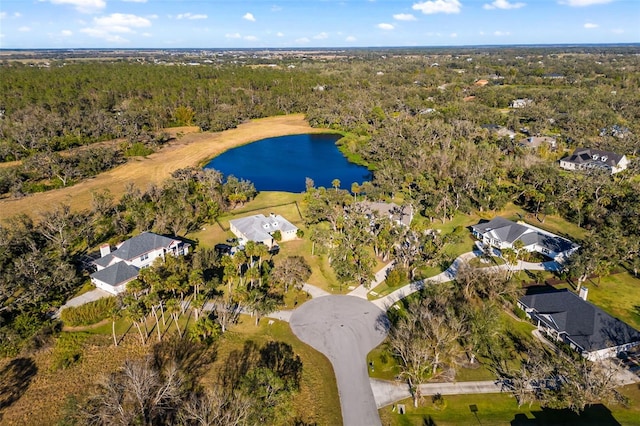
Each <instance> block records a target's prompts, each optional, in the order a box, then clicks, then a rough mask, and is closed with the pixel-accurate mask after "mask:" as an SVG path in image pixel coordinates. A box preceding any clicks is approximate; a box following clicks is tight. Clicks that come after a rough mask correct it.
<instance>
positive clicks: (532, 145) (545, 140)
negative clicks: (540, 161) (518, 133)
mask: <svg viewBox="0 0 640 426" xmlns="http://www.w3.org/2000/svg"><path fill="white" fill-rule="evenodd" d="M518 144H519V145H520V146H521V147H523V148H529V149H536V148H539V147H541V146H542V145H548V146H549V148H552V149H555V148H556V145H557V142H556V138H552V137H551V136H529V137H528V138H525V139H521V140H520V141H519V142H518Z"/></svg>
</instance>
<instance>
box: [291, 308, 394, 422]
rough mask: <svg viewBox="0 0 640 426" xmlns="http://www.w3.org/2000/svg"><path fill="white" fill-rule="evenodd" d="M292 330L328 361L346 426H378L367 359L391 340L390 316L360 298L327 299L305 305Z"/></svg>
mask: <svg viewBox="0 0 640 426" xmlns="http://www.w3.org/2000/svg"><path fill="white" fill-rule="evenodd" d="M289 324H290V326H291V330H292V331H293V333H294V334H295V335H296V336H297V337H298V338H299V339H300V340H302V341H303V342H305V343H307V344H308V345H310V346H312V347H313V348H314V349H317V350H318V351H320V352H322V353H323V354H324V355H325V356H326V357H327V358H329V361H330V362H331V365H332V366H333V370H334V373H335V375H336V381H337V383H338V393H339V394H340V407H341V410H342V419H343V422H344V424H345V425H346V426H360V425H362V426H375V425H380V424H381V422H380V417H379V416H378V410H377V406H376V401H375V398H374V396H373V391H372V390H371V385H370V382H369V375H368V372H367V362H366V357H367V354H368V353H369V351H371V350H372V349H373V348H375V347H376V346H378V345H379V344H380V343H382V341H383V340H384V338H385V337H386V335H387V331H388V329H389V322H388V319H387V315H386V313H385V312H384V311H383V310H382V309H380V308H378V307H377V306H375V305H374V304H372V303H371V302H368V301H366V300H363V299H361V298H359V297H353V296H325V297H319V298H317V299H312V300H309V301H308V302H305V303H304V304H302V306H300V307H299V308H298V309H296V310H295V311H294V312H293V314H292V315H291V319H290V322H289Z"/></svg>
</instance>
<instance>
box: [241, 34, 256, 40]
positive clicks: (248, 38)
mask: <svg viewBox="0 0 640 426" xmlns="http://www.w3.org/2000/svg"><path fill="white" fill-rule="evenodd" d="M244 39H245V40H247V41H258V37H256V36H252V35H248V36H244Z"/></svg>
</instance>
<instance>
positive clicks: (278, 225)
mask: <svg viewBox="0 0 640 426" xmlns="http://www.w3.org/2000/svg"><path fill="white" fill-rule="evenodd" d="M229 223H230V229H231V232H233V234H234V235H235V236H236V237H238V239H239V241H240V243H241V244H242V243H246V242H247V241H255V242H257V243H263V244H265V245H266V246H267V247H269V248H272V247H273V246H277V245H278V244H277V242H276V240H275V239H274V238H273V234H274V233H275V232H276V231H280V235H281V237H282V241H289V240H293V239H294V238H296V236H297V232H298V228H297V227H296V226H295V225H293V224H292V223H291V222H289V221H288V220H287V219H285V218H284V217H282V216H280V215H274V214H273V213H271V214H270V215H269V217H266V216H265V215H263V214H256V215H253V216H247V217H242V218H240V219H234V220H231V221H230V222H229Z"/></svg>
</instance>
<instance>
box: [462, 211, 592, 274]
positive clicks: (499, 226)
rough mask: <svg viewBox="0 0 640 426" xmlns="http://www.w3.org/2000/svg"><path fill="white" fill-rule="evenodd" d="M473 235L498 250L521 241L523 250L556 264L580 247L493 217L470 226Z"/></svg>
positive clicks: (536, 230)
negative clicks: (549, 259)
mask: <svg viewBox="0 0 640 426" xmlns="http://www.w3.org/2000/svg"><path fill="white" fill-rule="evenodd" d="M471 232H472V233H473V235H474V236H475V237H476V238H478V239H479V240H481V241H482V243H483V244H486V245H490V246H492V247H495V248H498V249H505V248H510V249H513V244H514V243H515V242H516V241H518V240H519V241H521V242H522V245H523V249H524V250H527V251H529V252H536V253H540V254H543V255H545V256H547V257H549V258H551V259H553V260H555V261H556V262H558V263H562V262H564V261H565V260H567V259H568V258H569V256H571V255H572V254H573V253H574V252H575V251H576V250H578V248H579V247H580V246H578V245H577V244H574V243H573V242H571V241H570V240H568V239H566V238H562V237H559V236H558V235H555V234H552V233H551V232H547V231H545V230H543V229H540V228H536V227H535V226H532V225H529V224H527V223H524V222H517V223H516V222H512V221H510V220H508V219H504V218H502V217H495V218H493V219H492V220H491V221H489V222H485V223H480V224H478V225H473V226H471Z"/></svg>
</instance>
